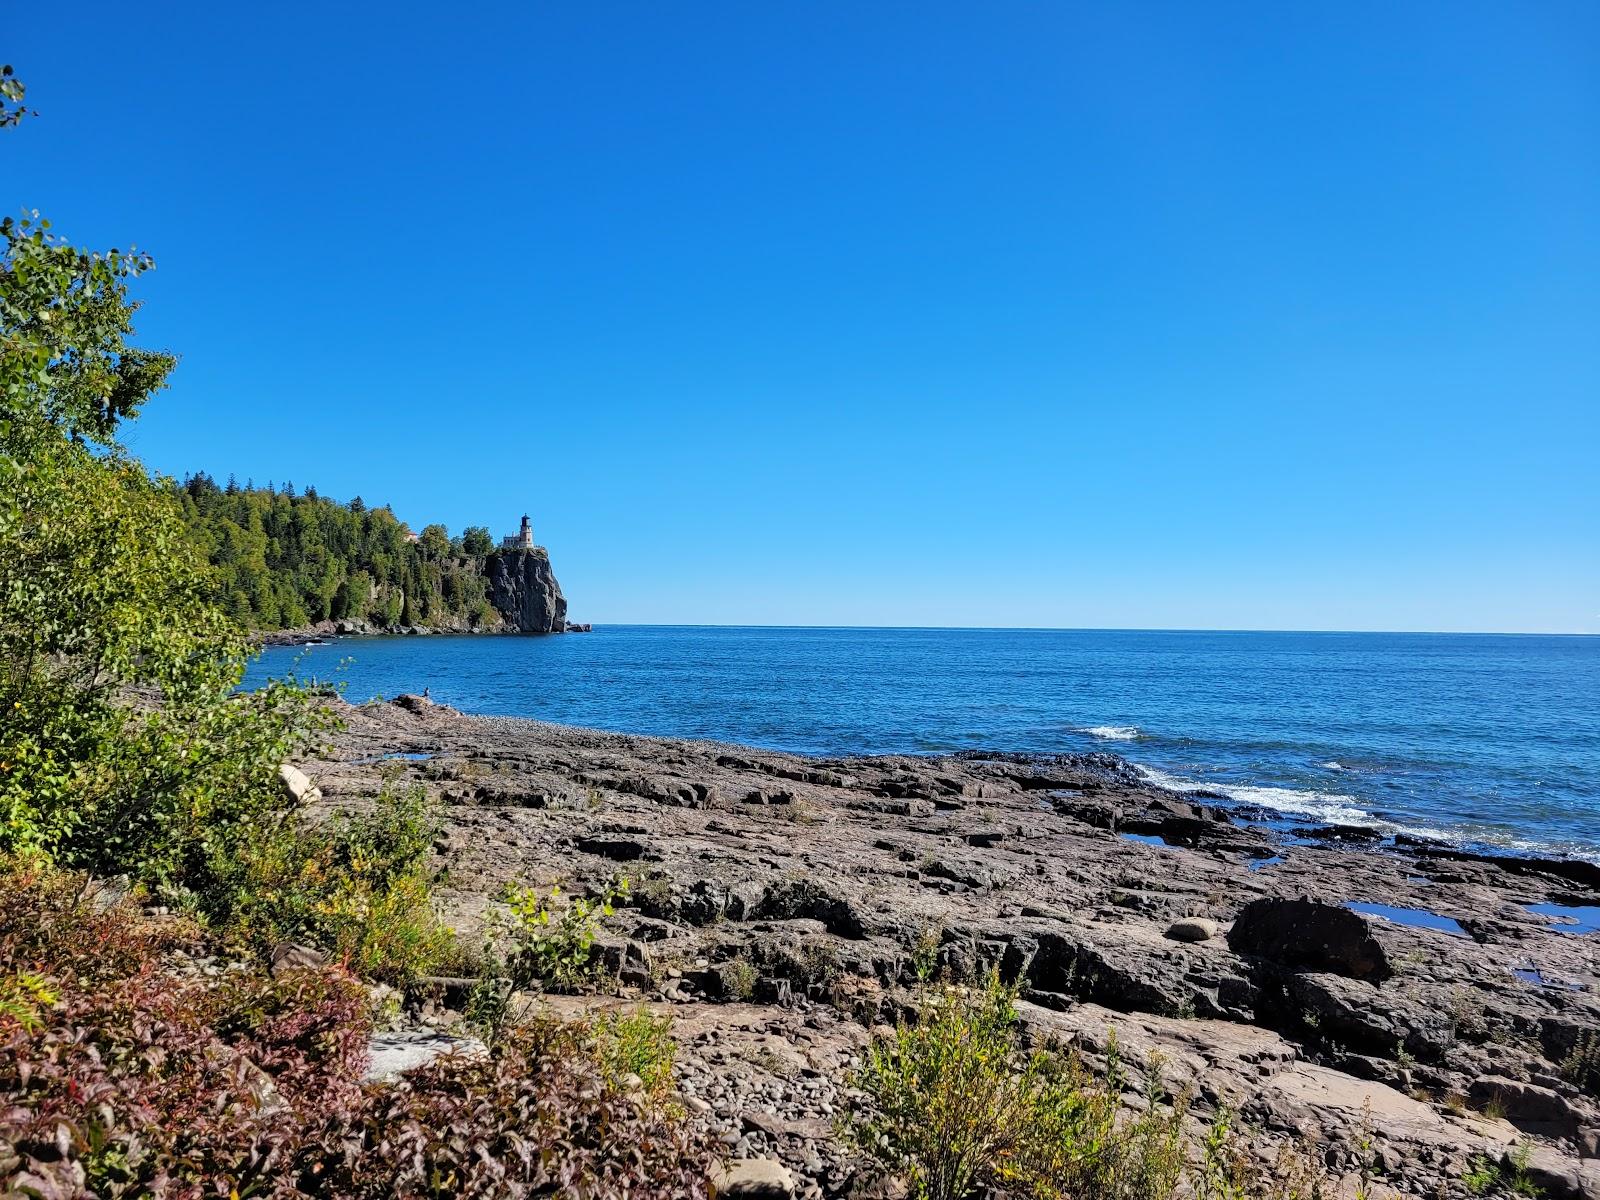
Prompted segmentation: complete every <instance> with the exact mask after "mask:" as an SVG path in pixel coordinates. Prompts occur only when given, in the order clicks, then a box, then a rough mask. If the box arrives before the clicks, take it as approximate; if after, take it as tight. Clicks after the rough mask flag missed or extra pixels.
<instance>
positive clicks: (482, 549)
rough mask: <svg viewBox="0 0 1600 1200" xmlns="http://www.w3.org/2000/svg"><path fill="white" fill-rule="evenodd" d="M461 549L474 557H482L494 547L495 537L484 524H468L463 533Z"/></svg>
mask: <svg viewBox="0 0 1600 1200" xmlns="http://www.w3.org/2000/svg"><path fill="white" fill-rule="evenodd" d="M461 549H462V550H463V551H465V552H466V553H467V554H470V555H472V556H473V557H474V558H482V557H483V556H484V555H486V554H488V553H489V551H491V550H493V549H494V539H493V538H491V537H490V536H489V530H488V529H487V527H485V526H483V525H468V526H467V527H466V529H464V530H463V531H462V533H461Z"/></svg>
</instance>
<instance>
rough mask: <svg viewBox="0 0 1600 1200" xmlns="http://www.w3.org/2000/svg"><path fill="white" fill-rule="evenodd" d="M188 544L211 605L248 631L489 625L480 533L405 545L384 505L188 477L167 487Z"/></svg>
mask: <svg viewBox="0 0 1600 1200" xmlns="http://www.w3.org/2000/svg"><path fill="white" fill-rule="evenodd" d="M171 487H172V491H173V494H174V495H175V497H176V499H177V501H178V503H179V505H180V507H181V508H182V511H183V516H184V519H185V521H186V522H187V524H188V526H189V529H190V532H191V534H192V537H193V540H194V541H195V543H196V544H197V545H198V546H199V547H200V549H201V552H202V553H203V554H204V555H205V556H206V558H207V560H208V561H209V562H210V564H211V567H212V569H213V573H214V576H215V595H216V600H217V602H218V604H220V606H221V607H222V608H223V610H224V611H226V612H227V614H228V615H229V616H231V617H232V618H234V619H235V620H236V621H239V622H241V623H243V624H245V625H248V626H250V627H252V628H255V629H295V628H299V627H302V626H305V625H311V624H314V623H316V622H318V621H325V620H334V621H339V620H346V619H348V620H359V621H368V622H371V623H372V624H375V625H383V626H394V625H434V626H471V627H477V626H482V625H489V624H493V623H494V622H495V619H496V614H495V611H494V607H493V605H492V604H490V602H489V598H488V583H487V570H486V568H487V563H488V559H489V556H490V555H491V554H493V553H494V542H493V539H492V538H491V537H490V536H489V531H488V529H486V528H485V527H483V526H481V525H477V526H470V527H469V528H467V529H465V530H464V531H462V533H461V534H460V536H458V537H451V536H450V532H449V530H448V529H446V528H445V527H444V526H443V525H428V526H426V527H424V528H423V530H422V531H421V533H420V534H417V535H415V537H413V536H412V534H411V531H410V529H409V528H408V527H407V526H406V525H405V524H404V523H403V522H402V521H400V520H399V519H398V518H397V517H396V516H395V514H394V512H393V510H392V509H390V508H389V507H388V506H387V505H384V506H381V507H372V508H369V507H368V506H367V505H366V504H365V503H363V502H362V500H361V498H360V497H359V496H357V497H356V498H355V499H353V500H351V501H350V502H349V503H348V504H341V503H339V502H337V501H335V500H330V499H328V498H326V497H324V496H320V495H318V494H317V491H316V489H315V488H310V487H308V488H306V489H305V491H304V492H301V493H296V491H295V488H294V485H293V484H292V483H291V484H287V485H285V486H284V487H281V488H279V487H276V486H274V485H271V484H269V485H268V486H267V487H264V488H258V487H255V486H253V485H252V484H246V485H244V486H242V487H241V486H240V485H239V483H238V482H237V480H235V479H233V478H230V479H229V480H228V481H227V483H226V484H221V485H219V484H218V483H217V481H216V480H215V479H214V478H213V477H211V476H210V475H207V474H204V473H200V474H195V475H190V476H189V477H188V478H186V479H185V480H184V481H183V482H182V483H181V484H180V483H174V484H173V485H171Z"/></svg>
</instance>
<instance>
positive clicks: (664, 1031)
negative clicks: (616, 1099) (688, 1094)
mask: <svg viewBox="0 0 1600 1200" xmlns="http://www.w3.org/2000/svg"><path fill="white" fill-rule="evenodd" d="M591 1028H592V1030H593V1034H594V1056H595V1060H596V1061H597V1062H598V1063H599V1064H600V1069H601V1071H602V1073H603V1074H604V1075H605V1077H606V1079H607V1080H609V1081H611V1082H612V1083H619V1084H620V1083H621V1081H623V1080H625V1079H626V1078H627V1077H628V1076H629V1075H634V1076H637V1077H638V1079H639V1083H640V1087H641V1089H642V1090H643V1091H644V1093H645V1094H646V1095H647V1096H652V1097H656V1098H659V1097H661V1096H663V1095H665V1094H666V1093H667V1092H669V1091H670V1090H671V1089H672V1083H673V1075H672V1068H673V1063H674V1061H675V1060H676V1058H677V1044H676V1043H675V1042H674V1041H673V1040H672V1017H671V1016H670V1015H662V1016H659V1017H658V1016H656V1015H655V1014H654V1013H652V1012H651V1011H650V1010H649V1009H648V1008H646V1007H645V1006H644V1005H642V1004H641V1005H639V1007H638V1008H635V1009H633V1010H632V1011H631V1012H626V1013H625V1012H622V1011H620V1010H613V1011H610V1012H605V1013H601V1014H600V1015H599V1016H598V1017H596V1018H595V1019H594V1021H593V1024H592V1027H591Z"/></svg>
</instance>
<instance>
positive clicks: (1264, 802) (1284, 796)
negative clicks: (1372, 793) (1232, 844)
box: [1139, 767, 1396, 829]
mask: <svg viewBox="0 0 1600 1200" xmlns="http://www.w3.org/2000/svg"><path fill="white" fill-rule="evenodd" d="M1139 771H1140V773H1141V774H1142V775H1144V777H1145V778H1146V779H1148V780H1149V781H1150V782H1151V783H1153V784H1155V785H1156V786H1157V787H1164V788H1170V789H1171V790H1172V791H1175V792H1193V791H1207V792H1217V793H1219V794H1221V795H1224V796H1226V797H1228V799H1230V800H1232V801H1234V802H1235V803H1237V804H1255V805H1259V806H1260V807H1262V808H1270V809H1273V810H1275V811H1277V812H1281V813H1291V814H1293V815H1295V816H1301V817H1315V818H1317V820H1319V821H1326V822H1328V823H1330V824H1336V825H1370V826H1371V827H1373V828H1374V829H1393V828H1396V827H1395V826H1392V825H1387V824H1386V823H1385V822H1383V821H1380V820H1379V819H1378V818H1376V817H1374V816H1373V815H1372V814H1371V813H1369V812H1367V811H1366V810H1365V809H1363V808H1362V807H1361V802H1360V801H1359V800H1358V799H1356V797H1354V796H1346V795H1344V794H1343V793H1340V792H1316V791H1309V790H1306V791H1302V790H1299V789H1297V788H1283V787H1251V786H1243V785H1239V784H1217V783H1202V782H1200V781H1198V780H1194V779H1182V778H1179V777H1178V776H1176V775H1169V774H1167V773H1166V772H1165V771H1158V770H1156V769H1155V768H1153V767H1140V768H1139Z"/></svg>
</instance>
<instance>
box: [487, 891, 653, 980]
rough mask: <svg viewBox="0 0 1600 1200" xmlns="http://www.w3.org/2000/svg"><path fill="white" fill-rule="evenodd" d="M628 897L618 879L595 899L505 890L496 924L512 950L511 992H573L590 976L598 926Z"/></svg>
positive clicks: (508, 959) (508, 962)
mask: <svg viewBox="0 0 1600 1200" xmlns="http://www.w3.org/2000/svg"><path fill="white" fill-rule="evenodd" d="M627 895H628V880H627V879H626V878H625V877H618V878H616V879H613V880H612V881H611V882H610V883H608V884H607V885H606V887H605V889H604V890H603V891H602V892H601V893H600V895H599V896H597V897H594V898H592V899H591V898H589V897H584V896H572V897H570V898H569V897H567V896H565V895H564V894H563V893H562V891H561V889H560V888H559V887H553V888H551V889H550V891H549V892H548V893H541V892H540V891H539V890H538V889H536V888H531V887H515V886H513V887H508V888H507V889H506V891H505V892H504V893H503V894H502V896H501V899H502V900H503V901H504V903H505V906H506V914H505V917H504V918H503V920H502V922H501V929H502V931H503V932H504V933H505V934H506V935H507V936H508V938H509V940H510V942H511V946H512V950H511V953H510V954H509V955H507V956H506V968H507V971H508V972H509V978H510V980H511V983H512V986H514V987H518V988H527V987H531V986H533V985H534V984H535V983H538V984H541V985H543V986H544V987H545V988H546V989H548V990H550V991H575V990H577V989H578V988H579V987H581V986H582V985H583V984H585V983H587V982H588V981H589V980H590V979H592V978H593V976H594V969H595V957H594V942H595V937H596V936H597V935H598V934H599V932H600V926H601V924H602V922H604V921H605V920H606V918H607V917H610V916H611V915H612V914H614V913H615V912H616V907H615V903H614V902H615V901H617V900H619V899H623V898H626V896H627Z"/></svg>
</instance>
